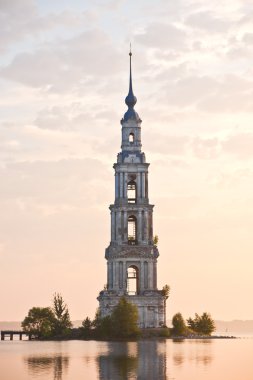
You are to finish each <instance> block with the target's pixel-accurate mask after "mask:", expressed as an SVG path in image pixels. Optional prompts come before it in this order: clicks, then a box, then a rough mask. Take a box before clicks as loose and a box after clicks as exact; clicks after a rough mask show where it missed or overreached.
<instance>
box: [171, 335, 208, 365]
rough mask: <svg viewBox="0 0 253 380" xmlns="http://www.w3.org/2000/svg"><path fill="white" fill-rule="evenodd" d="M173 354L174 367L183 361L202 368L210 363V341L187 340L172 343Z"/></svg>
mask: <svg viewBox="0 0 253 380" xmlns="http://www.w3.org/2000/svg"><path fill="white" fill-rule="evenodd" d="M174 343H175V345H174V349H175V353H174V354H173V362H174V365H176V366H181V365H183V364H184V362H185V361H193V362H196V364H202V365H204V366H206V365H209V364H210V363H211V362H212V359H213V356H212V343H213V342H212V340H211V339H208V340H197V339H194V340H192V341H191V340H189V341H188V342H187V344H186V342H185V341H183V340H182V341H174Z"/></svg>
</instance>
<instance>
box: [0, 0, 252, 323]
mask: <svg viewBox="0 0 253 380" xmlns="http://www.w3.org/2000/svg"><path fill="white" fill-rule="evenodd" d="M252 26H253V3H252V0H219V1H218V0H213V1H212V2H207V1H204V0H177V1H173V0H170V1H169V0H156V1H151V0H138V1H133V0H128V1H126V0H107V1H106V0H92V1H85V0H82V1H81V0H71V1H67V0H64V1H63V0H61V1H59V0H54V1H49V0H0V88H1V98H0V320H2V321H4V320H5V321H8V320H9V321H11V320H12V321H13V320H17V321H18V320H22V319H23V318H24V317H25V316H26V315H27V312H28V310H29V309H30V308H31V307H33V306H49V305H50V304H51V302H52V298H53V294H54V293H55V292H59V293H61V294H62V296H63V298H64V300H65V301H66V303H67V304H68V306H69V310H70V315H71V318H72V320H75V319H81V320H82V319H84V318H85V317H86V316H89V317H91V318H93V316H94V314H95V311H96V308H97V307H98V302H97V300H96V297H97V296H98V293H99V291H100V290H102V289H103V287H104V284H105V283H106V260H105V259H104V251H105V248H106V247H107V246H108V244H109V240H110V214H109V209H108V207H109V205H110V204H111V203H113V202H114V172H113V169H112V165H113V163H114V162H115V161H116V157H117V153H118V152H119V151H120V138H121V136H120V133H121V125H120V120H121V118H122V116H123V114H124V113H125V112H126V105H125V103H124V99H125V96H126V95H127V92H128V80H129V56H128V52H129V43H130V41H131V43H132V51H133V87H134V93H135V95H136V96H137V99H138V102H137V105H136V106H135V109H136V110H137V112H138V113H139V115H140V117H141V119H142V121H143V122H142V144H143V151H144V152H145V153H146V158H147V162H150V163H151V165H150V170H149V181H150V182H149V198H150V202H151V203H152V204H154V205H155V208H154V233H155V234H157V235H158V236H159V243H158V247H159V251H160V257H159V260H158V286H159V288H162V286H163V285H164V284H169V285H170V287H171V295H170V298H169V299H168V301H167V318H171V317H172V316H173V315H174V314H175V313H176V312H181V313H182V314H183V316H184V317H185V318H188V317H189V316H193V315H194V313H195V312H197V313H202V312H204V311H207V312H210V313H211V314H212V316H213V317H214V318H215V319H224V320H232V319H253V304H252V302H251V301H250V299H251V293H252V291H253V276H252V268H253V212H252V210H253V126H252V125H253V123H252V117H253V114H252V111H253V86H252V85H253V66H252V60H253V28H252Z"/></svg>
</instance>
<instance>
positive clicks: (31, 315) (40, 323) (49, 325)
mask: <svg viewBox="0 0 253 380" xmlns="http://www.w3.org/2000/svg"><path fill="white" fill-rule="evenodd" d="M54 322H55V317H54V313H53V311H52V309H51V308H50V307H33V308H32V309H30V310H29V312H28V315H27V316H26V317H25V319H24V320H23V322H22V323H21V326H22V328H23V330H24V331H26V332H30V333H32V334H34V335H35V336H36V337H38V338H43V337H44V338H47V337H50V336H51V335H52V333H53V329H54Z"/></svg>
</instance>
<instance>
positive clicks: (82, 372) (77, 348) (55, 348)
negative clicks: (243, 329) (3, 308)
mask: <svg viewBox="0 0 253 380" xmlns="http://www.w3.org/2000/svg"><path fill="white" fill-rule="evenodd" d="M0 379H1V380H17V379H18V380H30V379H38V380H44V379H45V380H51V379H52V380H93V379H103V380H120V379H121V380H123V379H127V380H134V379H140V380H165V379H166V380H172V379H173V380H221V379H222V380H241V379H242V380H252V379H253V339H252V338H248V339H246V338H245V339H228V340H226V339H213V340H211V339H210V340H209V339H207V340H185V341H181V342H173V341H172V340H159V341H140V342H95V341H67V342H28V341H23V342H20V341H12V342H11V341H1V342H0Z"/></svg>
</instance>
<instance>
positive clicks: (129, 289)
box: [98, 52, 165, 328]
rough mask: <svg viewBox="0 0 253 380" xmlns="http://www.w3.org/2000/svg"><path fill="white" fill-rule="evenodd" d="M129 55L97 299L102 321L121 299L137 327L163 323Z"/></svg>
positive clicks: (156, 256) (161, 300) (146, 173)
mask: <svg viewBox="0 0 253 380" xmlns="http://www.w3.org/2000/svg"><path fill="white" fill-rule="evenodd" d="M129 56H130V81H129V93H128V95H127V97H126V99H125V103H126V105H127V106H128V110H127V112H126V113H125V115H124V117H123V119H122V120H121V125H122V144H121V152H120V153H118V156H117V163H115V164H114V166H113V168H114V170H115V201H114V204H112V205H110V211H111V242H110V245H109V247H108V248H107V249H106V251H105V258H106V260H107V285H106V287H105V289H104V290H103V291H101V292H100V294H99V297H98V300H99V306H100V310H101V315H102V317H104V316H106V315H108V314H111V312H112V310H113V308H114V307H115V306H116V305H117V303H118V302H119V299H120V297H122V296H125V297H126V298H127V299H128V301H130V302H132V303H134V304H135V305H136V306H137V307H138V312H139V326H140V327H142V328H146V327H159V326H162V325H164V324H165V298H164V296H163V295H162V292H161V291H160V290H158V289H157V258H158V256H159V252H158V249H157V247H156V245H155V244H154V241H153V207H154V206H153V205H151V204H150V203H149V197H148V168H149V164H148V163H147V162H146V157H145V153H143V152H142V151H141V146H142V145H141V122H142V121H141V119H140V117H139V115H138V114H137V112H136V111H135V109H134V106H135V104H136V102H137V99H136V97H135V96H134V94H133V86H132V67H131V58H132V53H131V52H130V53H129Z"/></svg>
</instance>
